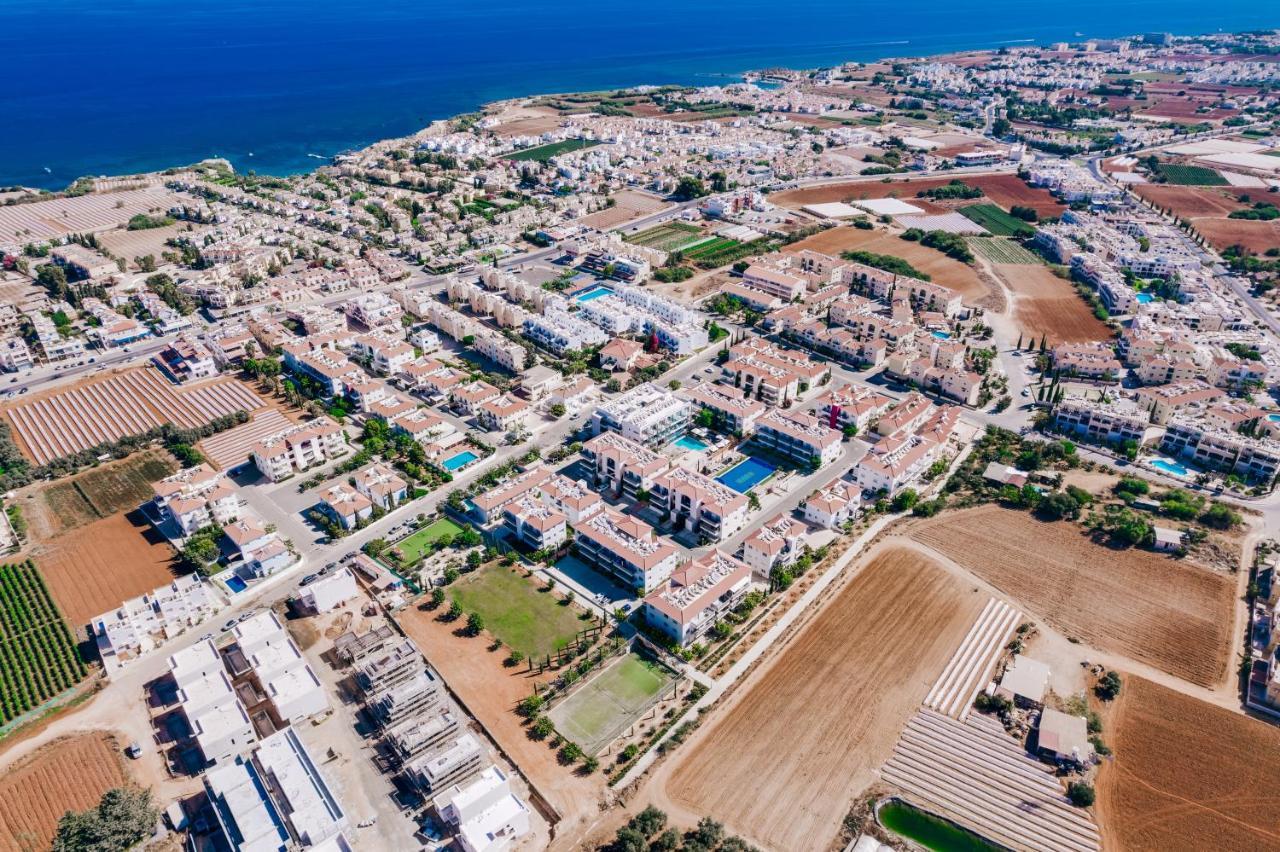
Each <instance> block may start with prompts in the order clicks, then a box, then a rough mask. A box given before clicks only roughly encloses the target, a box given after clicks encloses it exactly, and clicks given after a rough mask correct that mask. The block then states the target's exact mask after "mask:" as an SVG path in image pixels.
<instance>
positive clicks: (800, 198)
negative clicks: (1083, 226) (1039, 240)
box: [769, 174, 1066, 217]
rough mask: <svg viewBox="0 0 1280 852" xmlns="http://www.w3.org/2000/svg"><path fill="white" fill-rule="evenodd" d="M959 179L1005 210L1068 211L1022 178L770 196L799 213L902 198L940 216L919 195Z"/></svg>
mask: <svg viewBox="0 0 1280 852" xmlns="http://www.w3.org/2000/svg"><path fill="white" fill-rule="evenodd" d="M956 178H959V179H960V180H963V181H964V182H965V183H967V184H969V185H970V186H977V187H981V189H982V191H983V192H984V193H986V196H987V198H988V199H989V200H991V201H993V202H995V203H996V204H998V205H1000V206H1001V207H1003V208H1005V209H1006V210H1007V209H1008V208H1010V207H1012V206H1013V205H1015V204H1019V205H1022V206H1024V207H1031V208H1034V209H1035V211H1036V213H1037V214H1038V215H1039V216H1041V217H1045V216H1059V215H1061V214H1062V211H1063V210H1065V209H1066V207H1065V206H1063V205H1062V204H1060V203H1059V202H1058V201H1057V199H1055V198H1054V197H1053V195H1052V194H1051V193H1050V192H1049V191H1048V190H1046V189H1039V188H1037V187H1030V186H1027V185H1026V183H1024V182H1023V180H1022V178H1020V177H1018V176H1017V175H1015V174H995V175H956V176H954V177H940V178H903V179H899V180H890V181H889V182H888V183H884V182H882V181H856V182H850V183H840V184H826V185H823V186H814V187H807V188H803V189H789V190H786V191H785V192H777V193H774V194H772V195H770V196H769V200H770V201H772V202H773V203H774V204H778V205H781V206H783V207H790V208H792V209H795V210H799V209H800V208H801V207H803V206H804V205H806V204H819V203H822V202H828V201H849V200H858V199H866V198H891V197H892V198H901V199H903V200H904V201H909V202H910V203H911V204H915V205H916V206H918V207H924V208H926V209H927V210H928V211H929V212H934V213H936V212H941V211H943V210H945V209H948V208H947V207H945V206H943V205H940V204H938V203H937V202H930V201H928V200H927V199H923V198H916V193H917V192H920V191H921V190H925V189H933V188H934V187H939V186H944V185H945V184H947V183H950V182H951V181H952V180H955V179H956Z"/></svg>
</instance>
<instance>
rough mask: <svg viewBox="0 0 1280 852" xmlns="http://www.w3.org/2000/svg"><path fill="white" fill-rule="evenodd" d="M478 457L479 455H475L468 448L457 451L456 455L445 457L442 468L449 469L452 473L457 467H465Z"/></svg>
mask: <svg viewBox="0 0 1280 852" xmlns="http://www.w3.org/2000/svg"><path fill="white" fill-rule="evenodd" d="M478 458H480V456H478V455H476V454H475V453H473V452H471V451H470V450H466V451H464V452H461V453H458V454H457V455H456V456H449V458H447V459H445V460H444V469H445V470H447V471H449V472H450V473H453V472H454V471H455V470H457V469H458V468H460V467H466V466H467V465H469V464H471V463H472V462H473V461H475V460H476V459H478Z"/></svg>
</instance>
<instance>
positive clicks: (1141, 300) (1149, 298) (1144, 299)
mask: <svg viewBox="0 0 1280 852" xmlns="http://www.w3.org/2000/svg"><path fill="white" fill-rule="evenodd" d="M1136 298H1137V300H1138V304H1140V305H1149V304H1151V303H1152V302H1154V301H1155V300H1156V297H1155V296H1153V295H1151V294H1150V293H1139V294H1138V295H1137V296H1136Z"/></svg>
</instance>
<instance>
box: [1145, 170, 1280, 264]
mask: <svg viewBox="0 0 1280 852" xmlns="http://www.w3.org/2000/svg"><path fill="white" fill-rule="evenodd" d="M1137 192H1138V194H1139V195H1141V196H1142V197H1143V198H1145V199H1147V200H1148V201H1150V202H1151V203H1152V204H1155V205H1157V206H1159V207H1162V208H1165V209H1167V210H1171V211H1173V214H1174V215H1175V216H1179V217H1181V218H1183V219H1190V220H1191V222H1192V224H1193V225H1194V226H1195V228H1196V230H1197V231H1199V232H1200V233H1201V234H1203V235H1204V238H1205V239H1206V240H1208V241H1209V242H1210V243H1211V244H1212V245H1213V247H1214V248H1216V249H1219V250H1221V249H1224V248H1226V247H1227V246H1229V245H1234V244H1236V243H1239V244H1240V245H1243V246H1245V247H1246V248H1248V249H1249V250H1250V251H1253V252H1257V253H1259V254H1261V253H1262V252H1265V251H1266V250H1267V249H1269V248H1276V247H1280V222H1274V221H1273V222H1258V221H1251V220H1248V219H1228V218H1227V216H1228V215H1229V214H1230V213H1231V212H1232V211H1234V210H1243V209H1245V208H1246V207H1248V206H1249V205H1250V204H1252V203H1254V202H1258V201H1270V202H1274V201H1275V196H1274V195H1272V194H1271V193H1268V192H1266V191H1265V190H1260V189H1240V188H1238V187H1231V186H1225V187H1224V186H1216V187H1192V186H1169V185H1167V184H1141V185H1139V186H1138V187H1137ZM1242 199H1243V200H1242Z"/></svg>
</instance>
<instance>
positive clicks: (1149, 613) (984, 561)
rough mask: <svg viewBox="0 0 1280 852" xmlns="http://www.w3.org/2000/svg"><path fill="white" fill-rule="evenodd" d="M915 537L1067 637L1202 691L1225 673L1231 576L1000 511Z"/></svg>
mask: <svg viewBox="0 0 1280 852" xmlns="http://www.w3.org/2000/svg"><path fill="white" fill-rule="evenodd" d="M911 536H912V538H914V539H915V540H916V541H918V542H920V543H922V544H924V545H926V546H927V547H930V548H932V549H933V550H935V551H937V552H938V553H941V554H943V555H944V556H947V557H948V558H950V559H952V560H953V561H955V562H957V563H958V564H960V565H961V566H962V567H964V568H966V569H967V570H969V571H972V572H973V573H974V574H976V575H977V576H978V577H981V578H982V579H983V580H986V581H987V582H988V583H991V584H992V585H993V586H995V587H996V588H998V589H1000V591H1002V592H1004V593H1005V594H1007V595H1009V597H1010V598H1012V599H1013V600H1014V601H1015V602H1016V603H1017V604H1018V605H1019V606H1020V607H1022V608H1023V609H1024V610H1026V611H1027V612H1028V613H1029V614H1033V615H1035V616H1038V617H1040V618H1043V619H1044V620H1045V621H1047V622H1048V623H1049V624H1051V625H1053V627H1054V628H1056V629H1057V630H1059V631H1061V632H1062V633H1064V634H1066V635H1067V636H1068V637H1071V638H1078V639H1080V640H1082V641H1084V642H1087V643H1089V644H1091V645H1093V646H1095V647H1097V648H1099V649H1101V650H1103V651H1108V652H1111V653H1115V654H1122V655H1124V656H1126V657H1128V658H1130V659H1133V660H1137V661H1139V662H1142V663H1145V664H1147V665H1150V666H1153V667H1155V668H1157V669H1160V670H1161V671H1164V672H1167V673H1169V674H1171V675H1174V676H1176V677H1180V678H1183V679H1184V680H1187V681H1190V682H1191V683H1194V684H1197V685H1199V686H1204V687H1214V686H1216V685H1218V684H1219V683H1220V682H1221V681H1222V679H1223V677H1224V675H1225V674H1226V670H1227V662H1228V659H1229V657H1230V650H1231V636H1232V620H1233V619H1232V613H1233V603H1234V595H1235V589H1234V585H1235V584H1234V582H1233V581H1232V580H1231V579H1230V578H1229V577H1227V576H1224V575H1222V574H1216V573H1214V572H1212V571H1209V570H1207V569H1204V568H1199V567H1195V566H1191V565H1187V564H1186V563H1184V562H1180V561H1178V560H1176V559H1173V558H1170V557H1168V556H1162V555H1159V554H1155V553H1150V552H1147V551H1143V550H1137V549H1128V550H1118V549H1113V548H1110V547H1105V546H1102V545H1099V544H1096V543H1094V542H1093V541H1092V540H1091V539H1090V538H1089V536H1088V534H1087V532H1086V531H1085V530H1084V529H1083V528H1082V527H1080V526H1079V525H1077V524H1073V523H1069V522H1065V521H1059V522H1045V521H1040V520H1037V519H1036V518H1034V517H1032V516H1031V515H1030V514H1028V513H1026V512H1019V511H1015V510H1012V509H1004V508H1001V507H999V506H980V507H977V508H973V509H965V510H962V511H958V512H949V513H946V514H943V515H940V516H938V517H937V518H934V519H931V520H929V521H925V522H922V523H920V524H919V525H917V526H915V527H913V529H912V532H911Z"/></svg>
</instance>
